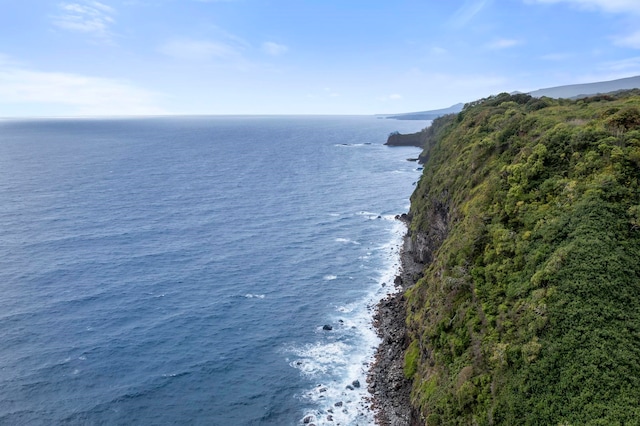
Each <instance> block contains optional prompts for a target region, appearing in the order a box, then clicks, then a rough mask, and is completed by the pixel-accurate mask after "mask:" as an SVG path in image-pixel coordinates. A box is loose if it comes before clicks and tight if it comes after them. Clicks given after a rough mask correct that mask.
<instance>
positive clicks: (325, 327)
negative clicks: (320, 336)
mask: <svg viewBox="0 0 640 426" xmlns="http://www.w3.org/2000/svg"><path fill="white" fill-rule="evenodd" d="M322 329H323V330H325V331H331V330H333V327H332V326H330V325H329V324H325V325H323V326H322Z"/></svg>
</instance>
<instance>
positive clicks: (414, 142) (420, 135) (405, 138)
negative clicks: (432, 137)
mask: <svg viewBox="0 0 640 426" xmlns="http://www.w3.org/2000/svg"><path fill="white" fill-rule="evenodd" d="M424 141H425V136H424V132H417V133H408V134H402V133H391V134H390V135H389V137H388V138H387V143H385V145H388V146H417V147H418V148H422V146H423V145H424Z"/></svg>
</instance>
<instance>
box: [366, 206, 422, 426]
mask: <svg viewBox="0 0 640 426" xmlns="http://www.w3.org/2000/svg"><path fill="white" fill-rule="evenodd" d="M396 219H397V220H400V221H402V222H403V223H405V224H406V225H408V216H407V215H406V214H403V215H399V216H396ZM411 247H412V244H411V237H410V234H409V231H408V230H407V232H406V233H405V235H404V237H403V244H402V248H401V250H400V267H399V270H398V272H397V275H396V278H395V280H394V284H395V286H396V288H397V292H395V293H393V294H391V295H389V296H387V297H386V298H384V299H383V300H381V301H380V302H379V303H378V305H377V307H376V310H375V313H374V317H373V325H374V327H375V329H376V332H377V333H378V336H379V337H380V338H381V339H382V342H381V343H380V345H379V346H378V348H377V350H376V353H375V356H374V362H373V364H372V365H371V367H370V369H369V373H368V377H367V383H368V389H369V392H370V393H371V395H372V409H373V410H374V412H375V419H376V424H378V425H380V426H413V425H418V424H419V423H418V416H417V413H415V411H414V410H413V408H412V407H411V401H410V397H411V381H410V380H408V379H407V378H405V376H404V352H405V350H406V348H407V346H408V344H409V339H408V336H407V328H406V322H405V319H406V306H405V298H404V292H405V290H407V289H408V288H409V287H411V286H413V285H414V284H415V283H416V282H417V281H418V280H419V279H420V277H421V276H422V273H423V268H424V264H423V263H420V262H417V261H416V260H415V258H414V256H413V253H412V250H411Z"/></svg>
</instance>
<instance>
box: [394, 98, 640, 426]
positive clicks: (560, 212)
mask: <svg viewBox="0 0 640 426" xmlns="http://www.w3.org/2000/svg"><path fill="white" fill-rule="evenodd" d="M422 159H423V160H424V161H425V168H424V174H423V176H422V178H421V180H420V182H419V184H418V186H417V188H416V190H415V192H414V194H413V196H412V199H411V210H410V214H409V217H410V218H411V223H410V236H411V238H412V239H413V241H414V247H415V250H416V253H415V254H414V255H415V256H417V257H420V258H421V259H422V260H423V261H425V262H426V263H427V266H426V269H425V271H424V276H423V277H422V278H421V279H420V281H419V282H418V283H417V284H416V285H415V286H413V287H412V288H410V289H409V290H408V291H407V293H406V299H407V309H408V313H407V326H408V330H409V335H410V341H411V344H410V345H409V348H408V350H407V352H406V355H405V375H406V376H407V377H409V378H411V379H412V381H413V390H412V403H413V405H414V406H415V407H416V408H417V409H418V410H419V412H420V414H421V416H422V422H423V423H425V424H428V425H456V424H460V425H467V424H478V425H485V424H487V425H488V424H509V425H560V424H562V425H585V424H587V425H589V424H593V425H632V424H640V186H639V178H640V92H626V93H623V94H618V95H615V96H596V97H591V98H586V99H582V100H578V101H569V100H552V99H549V98H542V99H538V98H531V97H530V96H528V95H508V94H501V95H498V96H496V97H492V98H488V99H484V100H481V101H478V102H474V103H473V104H468V105H466V106H465V108H464V110H463V111H462V112H460V113H459V114H455V115H449V116H445V117H441V118H439V119H437V120H436V121H435V122H434V124H433V126H432V128H430V135H429V139H428V141H427V146H426V147H425V150H424V152H423V154H422Z"/></svg>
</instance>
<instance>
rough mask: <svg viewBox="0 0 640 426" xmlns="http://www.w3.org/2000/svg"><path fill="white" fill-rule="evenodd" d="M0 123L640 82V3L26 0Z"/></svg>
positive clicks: (463, 97)
mask: <svg viewBox="0 0 640 426" xmlns="http://www.w3.org/2000/svg"><path fill="white" fill-rule="evenodd" d="M3 6H4V8H3V9H4V10H3V13H2V15H0V33H1V34H2V37H0V117H32V116H82V115H91V116H95V115H107V116H109V115H118V116H121V115H160V114H375V113H395V112H408V111H421V110H428V109H436V108H443V107H448V106H450V105H452V104H454V103H458V102H466V101H470V100H474V99H477V98H481V97H484V96H488V95H490V94H495V93H498V92H502V91H515V90H519V91H530V90H535V89H539V88H543V87H551V86H559V85H565V84H577V83H588V82H593V81H603V80H611V79H616V78H623V77H629V76H634V75H639V74H640V30H639V29H638V28H640V25H639V24H640V1H638V0H467V1H452V2H443V1H440V0H422V1H420V0H399V1H396V2H388V1H382V0H374V1H366V2H365V1H363V0H352V1H349V2H345V1H344V0H323V1H311V0H100V1H97V0H26V1H21V2H18V1H12V2H7V3H6V4H4V5H3Z"/></svg>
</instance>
